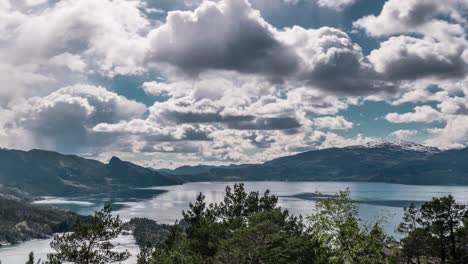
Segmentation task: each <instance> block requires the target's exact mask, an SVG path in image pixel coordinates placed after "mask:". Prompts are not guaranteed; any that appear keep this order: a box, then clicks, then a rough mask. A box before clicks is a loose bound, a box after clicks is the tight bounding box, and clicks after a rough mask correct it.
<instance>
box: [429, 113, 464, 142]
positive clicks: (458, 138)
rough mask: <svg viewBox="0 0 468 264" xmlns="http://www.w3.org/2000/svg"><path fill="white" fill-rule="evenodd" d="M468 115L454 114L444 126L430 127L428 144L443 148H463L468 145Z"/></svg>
mask: <svg viewBox="0 0 468 264" xmlns="http://www.w3.org/2000/svg"><path fill="white" fill-rule="evenodd" d="M466 124H468V115H459V116H453V117H452V118H450V119H449V120H448V121H447V124H446V126H445V127H443V128H433V129H429V130H428V132H429V133H430V134H431V138H430V139H428V140H426V144H428V145H432V146H437V147H440V148H443V149H450V148H463V147H467V146H468V143H467V142H468V126H467V125H466Z"/></svg>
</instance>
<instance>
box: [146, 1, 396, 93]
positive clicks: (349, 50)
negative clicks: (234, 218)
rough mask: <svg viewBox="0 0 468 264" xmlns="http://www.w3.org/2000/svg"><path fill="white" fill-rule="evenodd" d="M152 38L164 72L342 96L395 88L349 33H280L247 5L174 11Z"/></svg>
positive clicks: (155, 60)
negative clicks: (233, 75)
mask: <svg viewBox="0 0 468 264" xmlns="http://www.w3.org/2000/svg"><path fill="white" fill-rule="evenodd" d="M207 28H210V29H211V30H206V29H207ZM214 29H216V30H214ZM148 38H149V42H150V48H149V51H148V53H147V55H146V58H147V63H148V64H149V65H155V66H156V67H158V68H159V69H162V70H163V71H164V69H165V68H167V67H169V68H171V69H176V70H178V71H182V72H184V73H185V74H188V75H189V76H192V77H197V76H199V74H200V73H202V72H207V71H234V72H237V73H242V74H256V75H258V76H261V77H263V78H265V79H267V80H269V81H270V82H272V83H278V82H290V83H292V84H294V85H296V86H297V85H303V86H309V87H315V88H318V89H322V90H324V91H328V92H331V93H341V94H356V95H359V94H366V93H373V92H388V91H392V90H393V89H394V85H393V84H391V83H389V82H387V81H385V80H382V78H381V77H380V76H379V74H378V73H376V72H375V71H374V70H373V67H372V65H371V63H369V61H368V60H367V58H366V57H365V56H364V55H363V54H362V50H361V48H360V46H359V45H357V44H356V43H354V42H353V41H352V40H351V38H350V37H349V36H348V35H347V34H346V33H345V32H343V31H341V30H338V29H334V28H330V27H323V28H319V29H305V28H302V27H299V26H293V27H291V28H285V29H277V28H275V27H273V26H272V25H270V24H269V23H267V22H266V21H265V20H264V19H263V18H262V17H261V16H260V13H259V12H258V11H257V10H255V9H253V8H252V6H251V5H250V4H249V3H248V2H247V1H246V0H223V1H218V2H210V1H206V2H203V3H202V4H201V5H200V6H199V7H197V8H196V9H195V10H193V11H176V12H170V13H169V15H168V17H167V21H166V23H165V24H164V25H162V26H160V27H158V28H156V29H154V30H153V31H151V32H150V34H149V37H148ZM165 66H166V67H165ZM166 70H167V69H166Z"/></svg>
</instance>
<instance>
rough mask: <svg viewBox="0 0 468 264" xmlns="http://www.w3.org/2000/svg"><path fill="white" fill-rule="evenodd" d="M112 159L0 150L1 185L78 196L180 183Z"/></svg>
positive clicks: (32, 192)
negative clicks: (106, 161)
mask: <svg viewBox="0 0 468 264" xmlns="http://www.w3.org/2000/svg"><path fill="white" fill-rule="evenodd" d="M179 183H180V180H177V179H175V178H174V177H168V176H164V175H161V174H159V173H157V172H155V171H153V170H150V169H147V168H143V167H140V166H137V165H135V164H132V163H130V162H126V161H121V160H120V159H118V158H116V157H113V158H112V159H111V160H110V162H109V163H108V164H104V163H101V162H99V161H96V160H90V159H84V158H81V157H78V156H75V155H63V154H60V153H57V152H52V151H44V150H37V149H34V150H30V151H20V150H8V149H0V185H4V186H5V187H13V188H18V189H20V190H22V191H26V192H29V193H31V194H34V195H68V196H69V195H77V194H96V193H100V192H108V191H120V190H126V189H131V188H136V187H148V186H158V185H172V184H179Z"/></svg>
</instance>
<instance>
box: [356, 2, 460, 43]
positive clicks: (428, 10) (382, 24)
mask: <svg viewBox="0 0 468 264" xmlns="http://www.w3.org/2000/svg"><path fill="white" fill-rule="evenodd" d="M467 8H468V1H466V0H461V1H460V0H444V1H440V0H405V1H400V0H389V1H387V2H386V3H385V4H384V6H383V8H382V11H381V13H380V14H379V15H378V16H374V15H369V16H366V17H363V18H361V19H359V20H357V21H356V22H355V23H354V26H355V27H358V28H362V29H364V30H365V31H366V32H367V33H368V34H369V35H371V36H375V37H381V36H387V35H395V34H402V33H420V34H425V35H433V36H437V35H438V36H439V37H440V36H441V35H445V34H452V33H455V34H461V33H462V32H463V29H462V27H461V26H460V25H458V24H450V23H449V22H447V21H445V20H439V19H438V17H440V16H449V17H451V19H453V20H455V21H457V22H464V20H465V19H464V18H463V12H464V11H463V10H465V11H466V10H467Z"/></svg>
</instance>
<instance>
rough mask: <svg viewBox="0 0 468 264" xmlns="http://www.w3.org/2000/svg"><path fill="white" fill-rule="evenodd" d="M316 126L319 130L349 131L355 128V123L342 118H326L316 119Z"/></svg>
mask: <svg viewBox="0 0 468 264" xmlns="http://www.w3.org/2000/svg"><path fill="white" fill-rule="evenodd" d="M313 123H314V125H315V126H317V127H318V128H322V129H323V128H327V129H332V130H348V129H351V128H353V125H354V124H353V123H352V122H349V121H348V120H346V119H345V118H344V117H342V116H325V117H318V118H315V119H314V121H313Z"/></svg>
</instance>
